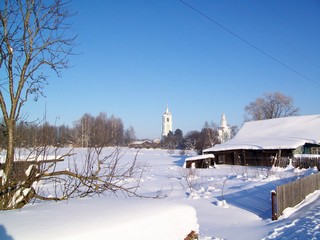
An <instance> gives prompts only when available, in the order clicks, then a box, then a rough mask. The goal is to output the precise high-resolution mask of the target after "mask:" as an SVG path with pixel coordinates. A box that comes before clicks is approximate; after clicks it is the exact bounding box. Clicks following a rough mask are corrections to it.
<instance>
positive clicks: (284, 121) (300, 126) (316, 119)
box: [203, 115, 320, 152]
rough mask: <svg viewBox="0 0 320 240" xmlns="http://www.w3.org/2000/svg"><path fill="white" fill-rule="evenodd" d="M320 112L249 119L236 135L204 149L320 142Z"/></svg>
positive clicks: (283, 145)
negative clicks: (257, 119)
mask: <svg viewBox="0 0 320 240" xmlns="http://www.w3.org/2000/svg"><path fill="white" fill-rule="evenodd" d="M319 128H320V115H307V116H292V117H285V118H274V119H269V120H260V121H252V122H246V123H244V124H243V126H242V128H241V129H240V130H239V132H238V133H237V135H236V136H235V137H234V138H233V139H231V140H229V141H227V142H225V143H223V144H218V145H215V146H214V147H212V148H208V149H205V150H204V151H203V152H211V151H224V150H232V149H256V150H258V149H279V148H282V149H295V148H297V147H299V146H302V145H304V144H305V143H314V144H319V143H320V132H319V131H315V130H316V129H319Z"/></svg>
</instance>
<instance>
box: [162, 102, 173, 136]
mask: <svg viewBox="0 0 320 240" xmlns="http://www.w3.org/2000/svg"><path fill="white" fill-rule="evenodd" d="M169 132H172V114H171V112H169V108H168V106H167V107H166V111H165V112H164V114H163V115H162V134H161V136H162V137H166V136H168V134H169Z"/></svg>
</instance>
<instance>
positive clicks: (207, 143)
mask: <svg viewBox="0 0 320 240" xmlns="http://www.w3.org/2000/svg"><path fill="white" fill-rule="evenodd" d="M237 132H238V127H237V126H232V127H231V137H233V136H235V134H236V133H237ZM220 141H221V139H220V138H219V134H218V126H217V125H216V124H209V123H208V122H206V123H205V124H204V126H203V128H202V129H201V131H197V130H193V131H189V132H187V133H186V134H185V135H183V132H182V130H181V129H177V130H175V131H174V132H169V134H168V136H166V137H164V138H163V139H162V142H161V145H162V147H163V148H167V149H188V150H189V149H192V150H197V152H198V153H199V154H200V153H201V152H202V150H203V149H206V148H209V147H212V146H214V145H216V144H219V143H221V142H220Z"/></svg>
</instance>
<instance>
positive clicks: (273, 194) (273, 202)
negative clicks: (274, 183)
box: [271, 190, 278, 221]
mask: <svg viewBox="0 0 320 240" xmlns="http://www.w3.org/2000/svg"><path fill="white" fill-rule="evenodd" d="M276 204H277V193H276V191H274V190H273V191H271V205H272V206H271V207H272V221H274V220H277V219H278V216H277V206H276Z"/></svg>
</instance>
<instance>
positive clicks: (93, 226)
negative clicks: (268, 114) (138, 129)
mask: <svg viewBox="0 0 320 240" xmlns="http://www.w3.org/2000/svg"><path fill="white" fill-rule="evenodd" d="M65 151H68V150H67V149H66V150H65ZM104 151H105V152H106V154H107V153H109V152H111V151H112V149H111V148H110V149H105V150H104ZM74 152H75V153H77V155H76V156H77V158H80V156H81V154H83V153H84V152H85V149H75V150H74ZM178 152H179V151H175V153H173V154H172V152H171V151H166V150H160V149H156V150H153V149H142V150H139V152H138V156H137V160H138V161H139V162H141V163H143V164H144V165H145V166H146V167H145V169H144V170H145V173H144V174H143V176H142V179H141V180H142V181H141V188H140V190H139V193H141V194H145V195H147V196H152V195H154V194H156V193H157V192H158V191H159V190H161V191H162V194H163V196H165V195H166V196H167V197H164V198H162V199H140V198H127V197H124V196H121V194H120V195H119V196H118V197H116V196H114V195H109V194H108V195H105V196H100V197H98V196H96V197H94V198H85V199H70V200H68V201H62V202H35V203H34V204H29V205H27V206H26V207H24V208H23V209H20V210H12V211H2V212H0V239H5V240H10V239H11V240H12V239H14V240H22V239H23V240H29V239H32V240H37V239H48V240H50V239H58V240H59V239H79V240H87V239H93V240H95V239H130V240H132V239H133V240H141V239H168V240H170V239H172V240H175V239H177V240H178V239H184V238H185V237H186V236H187V235H188V234H189V233H190V232H191V231H192V230H194V231H196V232H198V233H199V236H200V239H201V240H204V239H206V240H209V239H231V240H232V239H237V240H241V239H246V240H250V239H283V238H286V239H292V238H294V237H296V236H298V237H297V239H312V238H313V239H319V238H320V236H319V232H320V231H319V230H320V229H319V226H320V225H319V224H320V218H319V215H320V199H319V196H320V193H319V191H316V192H315V193H313V194H311V195H309V196H308V197H307V198H306V199H305V200H304V202H303V203H301V204H300V205H299V206H296V207H295V208H290V209H286V210H285V212H284V214H283V215H282V216H281V217H280V219H279V220H277V221H271V199H270V198H271V191H272V190H275V187H276V186H277V185H280V184H284V183H287V182H289V181H292V180H294V179H297V178H299V177H303V176H305V175H310V174H312V173H314V172H316V171H317V170H316V169H300V170H297V169H294V168H292V167H290V166H289V167H287V168H263V167H248V166H229V165H217V166H216V168H211V169H185V168H183V167H182V166H183V164H184V162H185V159H186V158H187V156H180V155H179V154H178ZM135 155H136V150H134V149H127V148H126V149H123V160H124V161H127V162H130V161H132V160H133V159H134V157H135ZM188 155H189V156H190V155H194V153H193V152H191V153H188ZM70 159H71V158H70ZM70 159H68V158H66V159H65V161H64V162H59V163H58V165H60V166H59V168H61V169H65V168H66V167H67V165H68V160H70ZM79 162H81V161H80V160H79Z"/></svg>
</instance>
